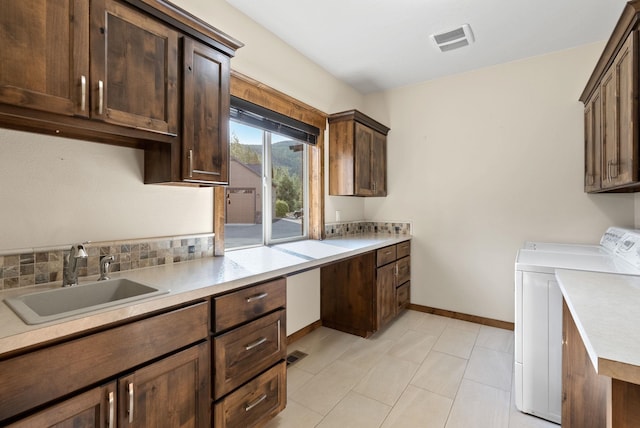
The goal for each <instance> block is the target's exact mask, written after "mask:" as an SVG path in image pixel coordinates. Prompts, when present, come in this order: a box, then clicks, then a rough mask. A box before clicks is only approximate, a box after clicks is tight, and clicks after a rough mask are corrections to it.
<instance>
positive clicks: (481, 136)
mask: <svg viewBox="0 0 640 428" xmlns="http://www.w3.org/2000/svg"><path fill="white" fill-rule="evenodd" d="M602 48H603V44H601V43H597V44H592V45H587V46H582V47H578V48H575V49H571V50H567V51H563V52H558V53H554V54H550V55H545V56H540V57H535V58H529V59H526V60H523V61H518V62H513V63H508V64H503V65H499V66H495V67H490V68H486V69H482V70H477V71H474V72H470V73H465V74H460V75H456V76H452V77H448V78H443V79H439V80H434V81H430V82H425V83H422V84H418V85H414V86H409V87H404V88H399V89H396V90H392V91H388V92H385V93H379V94H374V95H371V96H368V97H367V98H366V101H365V102H366V111H367V112H369V113H370V114H372V115H374V117H375V118H376V119H378V120H379V121H381V122H383V123H386V124H387V125H389V126H390V127H391V132H390V134H389V139H388V153H389V155H388V156H389V159H388V170H389V174H388V180H389V183H388V187H389V189H388V190H389V196H387V197H386V198H370V199H367V200H366V201H365V216H366V217H367V218H368V219H371V220H384V219H389V218H392V219H398V220H402V219H406V220H410V221H412V222H413V235H414V239H413V243H412V295H411V301H412V302H413V303H416V304H419V305H425V306H431V307H436V308H442V309H448V310H453V311H458V312H463V313H467V314H474V315H479V316H484V317H489V318H494V319H500V320H505V321H513V274H514V272H513V269H514V259H515V255H516V251H517V249H518V248H519V246H520V245H522V242H523V241H524V240H527V239H530V240H548V241H557V242H587V243H595V242H597V240H598V239H599V237H600V235H601V234H602V232H603V231H604V229H605V228H606V227H607V226H610V225H620V226H633V225H634V196H632V195H587V194H585V193H583V178H582V177H583V162H584V160H583V131H582V129H583V119H582V111H583V106H582V104H581V103H579V102H578V97H579V95H580V93H581V92H582V89H583V88H584V85H585V83H586V80H587V78H588V77H589V75H590V73H591V71H592V70H593V67H594V66H595V62H596V60H597V59H598V57H599V55H600V53H601V52H602ZM443 60H446V58H445V57H444V56H443Z"/></svg>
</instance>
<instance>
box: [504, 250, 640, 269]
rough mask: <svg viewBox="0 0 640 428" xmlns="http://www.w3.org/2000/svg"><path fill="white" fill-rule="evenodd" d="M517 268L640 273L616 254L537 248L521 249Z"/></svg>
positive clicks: (517, 258) (517, 259)
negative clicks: (561, 251)
mask: <svg viewBox="0 0 640 428" xmlns="http://www.w3.org/2000/svg"><path fill="white" fill-rule="evenodd" d="M515 267H516V270H521V271H529V272H542V273H553V272H555V269H573V270H583V271H593V272H608V273H622V274H631V275H640V268H638V267H636V266H635V265H631V264H629V263H628V262H626V261H624V259H623V258H621V257H616V256H615V255H611V256H605V255H590V254H570V253H551V252H545V251H535V250H519V251H518V255H517V257H516V266H515Z"/></svg>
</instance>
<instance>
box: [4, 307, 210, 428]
mask: <svg viewBox="0 0 640 428" xmlns="http://www.w3.org/2000/svg"><path fill="white" fill-rule="evenodd" d="M209 313H210V311H209V304H208V302H196V303H194V304H192V305H190V306H187V307H183V308H178V309H175V310H171V311H168V312H166V313H163V314H159V315H154V316H151V317H149V318H145V319H142V320H137V321H134V322H131V323H128V324H124V325H120V326H117V327H113V328H108V329H106V330H103V331H99V332H96V333H91V334H87V335H86V336H83V337H79V338H76V339H72V340H68V341H64V342H62V343H59V344H55V345H52V346H48V347H44V348H41V349H38V350H35V351H31V352H26V353H24V354H21V355H17V356H14V357H11V358H6V359H0V374H1V375H0V397H2V399H1V400H0V426H7V425H9V426H11V424H15V425H13V426H19V427H41V426H56V427H66V426H70V427H85V426H98V427H100V426H108V427H116V426H136V427H150V426H153V427H208V426H210V424H211V417H210V409H211V387H210V385H211V383H210V373H211V370H210V364H211V359H210V352H209V346H210V345H209V342H208V341H207V337H208V334H209ZM91 421H95V424H94V423H93V422H91ZM41 422H42V423H41ZM44 422H46V423H44Z"/></svg>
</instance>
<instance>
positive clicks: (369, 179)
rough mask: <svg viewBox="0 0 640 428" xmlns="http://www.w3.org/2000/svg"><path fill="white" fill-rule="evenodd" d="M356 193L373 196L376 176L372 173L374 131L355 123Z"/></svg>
mask: <svg viewBox="0 0 640 428" xmlns="http://www.w3.org/2000/svg"><path fill="white" fill-rule="evenodd" d="M355 129H356V132H355V151H354V152H355V159H354V161H355V168H354V171H353V172H354V175H355V178H354V181H355V194H356V195H357V196H373V195H374V191H373V182H374V178H373V176H372V174H371V171H372V165H373V145H374V132H373V130H371V129H369V128H367V127H366V126H364V125H362V124H360V123H357V122H356V124H355Z"/></svg>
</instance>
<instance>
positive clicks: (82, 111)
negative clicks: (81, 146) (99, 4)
mask: <svg viewBox="0 0 640 428" xmlns="http://www.w3.org/2000/svg"><path fill="white" fill-rule="evenodd" d="M0 46H2V48H1V49H0V104H5V105H8V106H13V107H18V108H23V109H33V110H38V111H42V112H50V113H55V114H60V115H64V116H73V115H78V116H88V115H89V104H88V102H89V94H88V86H87V85H88V84H89V81H88V79H89V3H88V2H87V1H85V0H58V1H46V2H45V1H35V0H29V1H5V2H2V13H0Z"/></svg>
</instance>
